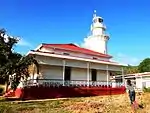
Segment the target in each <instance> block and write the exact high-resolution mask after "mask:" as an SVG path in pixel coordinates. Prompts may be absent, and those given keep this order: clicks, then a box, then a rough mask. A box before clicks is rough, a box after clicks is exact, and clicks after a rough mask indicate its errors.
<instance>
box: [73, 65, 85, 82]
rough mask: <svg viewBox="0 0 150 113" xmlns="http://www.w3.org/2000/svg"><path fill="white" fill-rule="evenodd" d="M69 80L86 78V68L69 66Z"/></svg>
mask: <svg viewBox="0 0 150 113" xmlns="http://www.w3.org/2000/svg"><path fill="white" fill-rule="evenodd" d="M71 80H87V69H83V68H71Z"/></svg>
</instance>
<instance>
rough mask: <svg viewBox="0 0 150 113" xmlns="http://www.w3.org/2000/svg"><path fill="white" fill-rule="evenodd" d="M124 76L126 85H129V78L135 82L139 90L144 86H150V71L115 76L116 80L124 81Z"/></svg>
mask: <svg viewBox="0 0 150 113" xmlns="http://www.w3.org/2000/svg"><path fill="white" fill-rule="evenodd" d="M123 77H124V80H125V86H126V85H127V80H128V79H129V80H131V82H132V83H133V84H135V88H136V89H137V90H143V88H144V87H146V88H149V87H150V72H144V73H133V74H127V75H123V76H122V75H118V76H115V78H114V79H115V80H116V82H117V81H118V82H120V81H122V79H123Z"/></svg>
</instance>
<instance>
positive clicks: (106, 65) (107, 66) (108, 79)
mask: <svg viewBox="0 0 150 113" xmlns="http://www.w3.org/2000/svg"><path fill="white" fill-rule="evenodd" d="M106 74H107V86H108V82H109V72H108V65H106Z"/></svg>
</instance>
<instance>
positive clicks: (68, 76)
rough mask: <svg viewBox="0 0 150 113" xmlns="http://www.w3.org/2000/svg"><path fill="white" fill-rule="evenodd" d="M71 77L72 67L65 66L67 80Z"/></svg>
mask: <svg viewBox="0 0 150 113" xmlns="http://www.w3.org/2000/svg"><path fill="white" fill-rule="evenodd" d="M70 78H71V68H70V67H65V81H66V80H70Z"/></svg>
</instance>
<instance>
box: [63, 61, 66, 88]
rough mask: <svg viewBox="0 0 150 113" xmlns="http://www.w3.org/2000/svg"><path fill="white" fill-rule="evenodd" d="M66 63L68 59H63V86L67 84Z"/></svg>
mask: <svg viewBox="0 0 150 113" xmlns="http://www.w3.org/2000/svg"><path fill="white" fill-rule="evenodd" d="M65 65H66V61H65V60H63V86H65Z"/></svg>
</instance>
